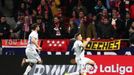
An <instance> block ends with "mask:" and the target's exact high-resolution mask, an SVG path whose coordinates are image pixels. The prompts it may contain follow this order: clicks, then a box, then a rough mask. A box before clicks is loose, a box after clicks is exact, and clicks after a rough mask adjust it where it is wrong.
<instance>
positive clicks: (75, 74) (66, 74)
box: [64, 58, 80, 75]
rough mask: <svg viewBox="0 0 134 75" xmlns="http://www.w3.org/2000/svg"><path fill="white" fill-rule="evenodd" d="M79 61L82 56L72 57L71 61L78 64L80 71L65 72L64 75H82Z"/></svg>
mask: <svg viewBox="0 0 134 75" xmlns="http://www.w3.org/2000/svg"><path fill="white" fill-rule="evenodd" d="M74 61H75V62H74ZM79 62H80V58H75V59H72V60H71V63H73V64H74V63H75V64H77V68H78V71H76V72H72V73H65V74H64V75H80V64H79Z"/></svg>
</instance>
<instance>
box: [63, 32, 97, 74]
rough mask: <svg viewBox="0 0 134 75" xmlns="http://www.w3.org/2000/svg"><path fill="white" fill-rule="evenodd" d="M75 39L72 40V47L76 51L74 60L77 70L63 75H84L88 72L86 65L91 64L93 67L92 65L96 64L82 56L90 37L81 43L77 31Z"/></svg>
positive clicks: (80, 37)
mask: <svg viewBox="0 0 134 75" xmlns="http://www.w3.org/2000/svg"><path fill="white" fill-rule="evenodd" d="M75 39H76V41H75V42H74V45H73V48H72V49H73V50H74V51H75V53H76V56H75V62H76V63H77V66H78V68H79V72H73V73H65V75H86V73H87V72H88V71H87V69H86V65H92V66H93V67H94V65H96V63H95V62H94V61H93V60H91V59H89V58H86V57H85V56H84V53H85V50H84V48H85V47H86V45H87V44H88V42H89V41H90V38H87V39H86V41H85V42H84V43H82V36H81V34H80V33H77V34H76V35H75Z"/></svg>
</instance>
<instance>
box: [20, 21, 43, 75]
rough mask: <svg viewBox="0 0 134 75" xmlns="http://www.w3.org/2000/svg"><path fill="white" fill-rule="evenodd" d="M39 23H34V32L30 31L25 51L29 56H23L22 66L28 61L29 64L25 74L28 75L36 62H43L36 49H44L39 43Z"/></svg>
mask: <svg viewBox="0 0 134 75" xmlns="http://www.w3.org/2000/svg"><path fill="white" fill-rule="evenodd" d="M39 29H40V28H39V25H38V24H37V23H35V24H33V25H32V32H31V33H30V35H29V37H28V45H27V47H26V50H25V53H26V56H27V59H26V58H23V60H22V63H21V66H23V65H24V64H25V63H28V64H29V65H28V66H27V68H26V70H25V72H24V74H23V75H28V73H29V72H30V70H31V69H32V66H33V65H34V64H41V63H42V60H41V58H40V56H39V54H38V52H37V51H36V50H38V51H39V52H40V50H41V49H42V48H41V47H40V46H39V45H38V31H39Z"/></svg>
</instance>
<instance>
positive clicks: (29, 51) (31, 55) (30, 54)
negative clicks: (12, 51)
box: [25, 48, 41, 61]
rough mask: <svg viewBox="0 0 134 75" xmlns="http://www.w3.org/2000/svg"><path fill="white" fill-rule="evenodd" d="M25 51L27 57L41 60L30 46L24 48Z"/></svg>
mask: <svg viewBox="0 0 134 75" xmlns="http://www.w3.org/2000/svg"><path fill="white" fill-rule="evenodd" d="M25 53H26V56H27V58H28V59H36V60H38V61H41V58H40V56H39V54H38V53H37V52H36V50H32V49H31V48H26V51H25Z"/></svg>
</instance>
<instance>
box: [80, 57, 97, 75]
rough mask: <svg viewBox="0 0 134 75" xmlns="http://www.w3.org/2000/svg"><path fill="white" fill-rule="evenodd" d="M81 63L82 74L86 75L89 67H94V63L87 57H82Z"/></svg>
mask: <svg viewBox="0 0 134 75" xmlns="http://www.w3.org/2000/svg"><path fill="white" fill-rule="evenodd" d="M82 64H83V67H82V74H83V75H86V74H87V73H88V72H89V69H95V68H96V63H95V62H94V61H93V60H91V59H89V58H87V57H83V58H82Z"/></svg>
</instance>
